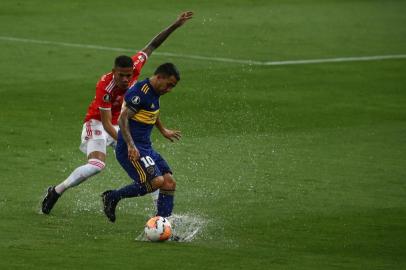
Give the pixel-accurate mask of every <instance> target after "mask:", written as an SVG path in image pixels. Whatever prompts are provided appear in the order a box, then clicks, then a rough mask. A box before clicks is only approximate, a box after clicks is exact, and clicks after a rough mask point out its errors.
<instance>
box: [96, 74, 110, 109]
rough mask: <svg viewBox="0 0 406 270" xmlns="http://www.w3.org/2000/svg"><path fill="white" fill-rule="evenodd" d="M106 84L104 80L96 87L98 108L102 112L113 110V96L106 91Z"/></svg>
mask: <svg viewBox="0 0 406 270" xmlns="http://www.w3.org/2000/svg"><path fill="white" fill-rule="evenodd" d="M106 87H107V85H106V82H105V81H103V78H102V79H101V80H100V81H99V82H98V83H97V85H96V97H95V101H96V106H97V108H98V109H100V110H110V109H111V96H110V94H109V93H108V92H107V90H106Z"/></svg>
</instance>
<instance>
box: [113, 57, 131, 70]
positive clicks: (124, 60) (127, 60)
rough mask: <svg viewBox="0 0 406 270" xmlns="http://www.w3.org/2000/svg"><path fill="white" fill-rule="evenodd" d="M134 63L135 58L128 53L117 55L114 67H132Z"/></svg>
mask: <svg viewBox="0 0 406 270" xmlns="http://www.w3.org/2000/svg"><path fill="white" fill-rule="evenodd" d="M133 65H134V62H133V60H132V59H131V57H129V56H127V55H120V56H117V57H116V59H115V60H114V67H121V68H128V67H132V66H133Z"/></svg>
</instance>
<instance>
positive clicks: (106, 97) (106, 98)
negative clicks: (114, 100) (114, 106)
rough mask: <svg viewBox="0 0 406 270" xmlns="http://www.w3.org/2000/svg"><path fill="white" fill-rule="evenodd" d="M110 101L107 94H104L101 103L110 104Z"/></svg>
mask: <svg viewBox="0 0 406 270" xmlns="http://www.w3.org/2000/svg"><path fill="white" fill-rule="evenodd" d="M110 99H111V97H110V95H109V94H105V95H104V96H103V101H104V102H110Z"/></svg>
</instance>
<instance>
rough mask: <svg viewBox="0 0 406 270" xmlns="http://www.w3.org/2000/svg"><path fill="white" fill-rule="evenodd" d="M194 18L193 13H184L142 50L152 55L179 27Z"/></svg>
mask: <svg viewBox="0 0 406 270" xmlns="http://www.w3.org/2000/svg"><path fill="white" fill-rule="evenodd" d="M192 16H193V12H192V11H186V12H182V13H181V14H180V15H179V17H178V18H177V19H176V21H175V22H174V23H172V24H171V25H170V26H168V27H167V28H166V29H164V30H163V31H162V32H161V33H159V34H158V35H157V36H155V37H154V38H153V39H152V40H151V41H150V42H149V43H148V44H147V46H145V48H144V49H142V51H143V52H145V53H146V54H147V55H148V56H150V55H151V54H152V52H153V51H154V50H155V49H156V48H158V47H159V46H161V44H162V43H163V42H164V41H165V39H166V38H167V37H168V36H169V35H170V34H171V33H172V32H173V31H175V30H176V29H177V28H178V27H180V26H182V25H183V24H184V23H185V22H186V21H188V20H190V19H191V18H192Z"/></svg>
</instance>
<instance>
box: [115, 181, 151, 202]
mask: <svg viewBox="0 0 406 270" xmlns="http://www.w3.org/2000/svg"><path fill="white" fill-rule="evenodd" d="M145 194H147V188H146V186H144V185H138V184H136V183H132V184H131V185H128V186H125V187H123V188H121V189H117V190H113V191H112V192H111V193H110V195H109V196H110V198H111V199H113V200H115V201H119V200H121V199H123V198H132V197H138V196H144V195H145Z"/></svg>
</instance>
